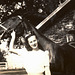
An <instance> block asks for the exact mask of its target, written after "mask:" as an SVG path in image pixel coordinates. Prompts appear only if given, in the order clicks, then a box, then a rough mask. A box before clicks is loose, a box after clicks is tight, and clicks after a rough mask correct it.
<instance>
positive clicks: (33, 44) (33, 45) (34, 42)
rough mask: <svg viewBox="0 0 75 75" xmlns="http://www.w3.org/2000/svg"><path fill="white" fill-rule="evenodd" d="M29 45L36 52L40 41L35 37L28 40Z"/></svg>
mask: <svg viewBox="0 0 75 75" xmlns="http://www.w3.org/2000/svg"><path fill="white" fill-rule="evenodd" d="M28 43H29V45H30V47H31V48H32V49H34V50H35V49H37V48H38V41H37V38H36V36H35V35H33V36H31V37H29V38H28Z"/></svg>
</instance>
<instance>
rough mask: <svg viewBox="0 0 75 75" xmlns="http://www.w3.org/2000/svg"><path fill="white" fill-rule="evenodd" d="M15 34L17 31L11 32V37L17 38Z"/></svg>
mask: <svg viewBox="0 0 75 75" xmlns="http://www.w3.org/2000/svg"><path fill="white" fill-rule="evenodd" d="M15 34H16V33H15V31H14V30H13V31H12V33H11V37H13V38H15Z"/></svg>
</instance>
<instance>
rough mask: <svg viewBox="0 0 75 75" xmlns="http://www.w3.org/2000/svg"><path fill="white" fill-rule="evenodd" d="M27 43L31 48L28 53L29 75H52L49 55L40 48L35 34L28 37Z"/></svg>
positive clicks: (27, 65) (27, 68)
mask: <svg viewBox="0 0 75 75" xmlns="http://www.w3.org/2000/svg"><path fill="white" fill-rule="evenodd" d="M26 41H27V43H28V44H29V46H30V47H31V51H28V56H27V61H26V63H27V64H26V65H25V69H26V71H27V73H28V75H44V74H45V75H51V72H50V69H49V53H48V51H43V50H41V49H40V48H39V46H38V40H37V38H36V36H35V35H34V34H29V35H28V36H26Z"/></svg>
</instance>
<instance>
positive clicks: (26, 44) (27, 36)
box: [25, 33, 43, 51]
mask: <svg viewBox="0 0 75 75" xmlns="http://www.w3.org/2000/svg"><path fill="white" fill-rule="evenodd" d="M31 36H36V35H35V34H34V33H30V34H27V35H26V37H25V46H26V48H27V50H28V51H32V48H31V47H30V45H29V43H28V38H30V37H31ZM36 38H37V36H36ZM37 39H38V38H37ZM38 47H39V49H42V50H43V47H42V46H41V45H40V44H39V42H38Z"/></svg>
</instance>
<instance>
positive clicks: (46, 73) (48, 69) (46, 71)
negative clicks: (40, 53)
mask: <svg viewBox="0 0 75 75" xmlns="http://www.w3.org/2000/svg"><path fill="white" fill-rule="evenodd" d="M45 75H51V72H50V68H49V66H45Z"/></svg>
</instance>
